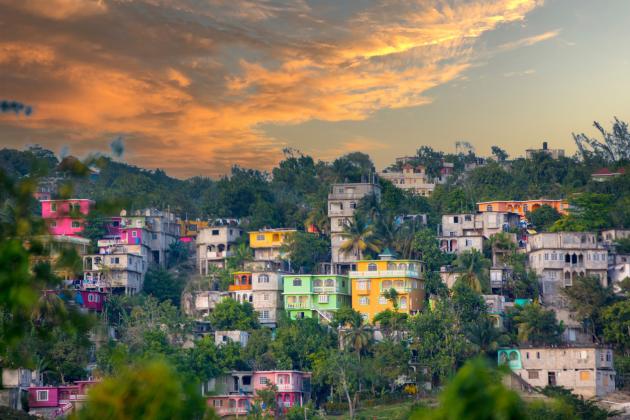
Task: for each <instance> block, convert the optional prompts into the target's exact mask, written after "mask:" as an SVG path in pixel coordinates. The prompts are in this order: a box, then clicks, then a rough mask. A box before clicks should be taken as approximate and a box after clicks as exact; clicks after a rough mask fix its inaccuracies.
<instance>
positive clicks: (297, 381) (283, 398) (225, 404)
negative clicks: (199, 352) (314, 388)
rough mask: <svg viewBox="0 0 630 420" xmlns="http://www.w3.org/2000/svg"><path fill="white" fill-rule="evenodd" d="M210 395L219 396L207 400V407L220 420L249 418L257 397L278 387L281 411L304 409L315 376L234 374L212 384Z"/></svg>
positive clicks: (274, 372)
mask: <svg viewBox="0 0 630 420" xmlns="http://www.w3.org/2000/svg"><path fill="white" fill-rule="evenodd" d="M212 383H213V386H212V387H211V388H212V389H210V391H213V392H217V393H219V395H212V396H209V397H207V403H208V405H209V406H211V407H212V408H214V410H215V411H216V413H217V414H218V415H219V416H234V415H246V414H247V413H248V412H249V410H250V408H251V407H252V405H254V404H255V401H256V393H257V391H260V390H265V389H268V387H269V386H271V385H275V387H276V400H277V401H278V407H280V409H281V410H283V411H285V410H286V409H287V408H289V407H293V406H296V405H298V406H301V405H303V404H305V403H306V401H308V400H309V399H310V392H311V374H310V373H309V372H300V371H296V370H272V371H254V372H232V373H231V374H230V375H226V376H224V377H220V378H217V379H216V380H213V381H212Z"/></svg>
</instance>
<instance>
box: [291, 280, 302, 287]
mask: <svg viewBox="0 0 630 420" xmlns="http://www.w3.org/2000/svg"><path fill="white" fill-rule="evenodd" d="M293 285H294V286H301V285H302V279H293Z"/></svg>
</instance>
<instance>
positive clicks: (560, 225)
mask: <svg viewBox="0 0 630 420" xmlns="http://www.w3.org/2000/svg"><path fill="white" fill-rule="evenodd" d="M612 200H613V197H612V196H611V195H609V194H599V193H580V194H576V195H574V196H573V197H572V198H571V199H570V200H569V203H570V204H571V205H572V206H573V209H572V210H571V213H570V214H568V215H565V216H563V217H562V218H561V219H559V220H557V221H556V222H555V223H554V224H553V225H552V226H551V228H550V229H549V230H550V231H551V232H561V231H574V232H584V231H589V230H597V229H602V228H606V227H609V226H612V220H611V217H610V210H611V204H612Z"/></svg>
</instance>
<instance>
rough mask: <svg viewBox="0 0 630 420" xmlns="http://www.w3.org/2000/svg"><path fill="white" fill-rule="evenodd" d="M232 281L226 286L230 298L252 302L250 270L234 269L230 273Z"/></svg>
mask: <svg viewBox="0 0 630 420" xmlns="http://www.w3.org/2000/svg"><path fill="white" fill-rule="evenodd" d="M232 277H233V279H234V282H233V283H232V284H230V285H229V286H228V292H229V293H230V298H232V299H234V300H235V301H237V302H241V303H243V302H249V303H253V302H254V294H253V293H252V273H251V271H236V272H234V273H232Z"/></svg>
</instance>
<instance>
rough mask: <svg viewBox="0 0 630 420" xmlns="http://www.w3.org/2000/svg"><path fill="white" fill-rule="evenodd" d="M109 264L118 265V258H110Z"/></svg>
mask: <svg viewBox="0 0 630 420" xmlns="http://www.w3.org/2000/svg"><path fill="white" fill-rule="evenodd" d="M110 262H111V263H112V264H120V258H119V257H112V258H111V259H110Z"/></svg>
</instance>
